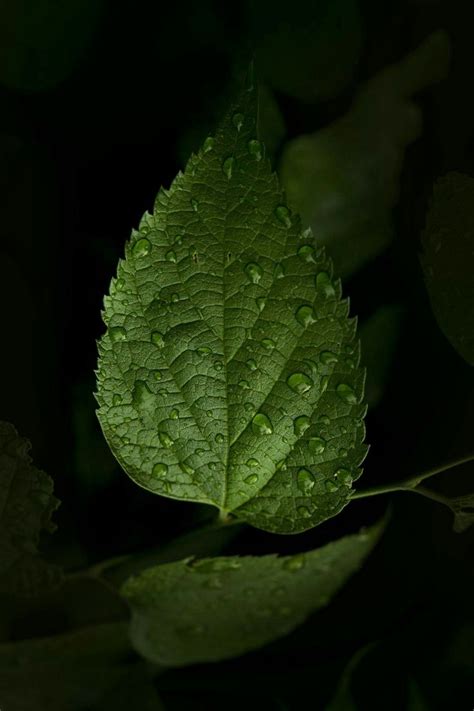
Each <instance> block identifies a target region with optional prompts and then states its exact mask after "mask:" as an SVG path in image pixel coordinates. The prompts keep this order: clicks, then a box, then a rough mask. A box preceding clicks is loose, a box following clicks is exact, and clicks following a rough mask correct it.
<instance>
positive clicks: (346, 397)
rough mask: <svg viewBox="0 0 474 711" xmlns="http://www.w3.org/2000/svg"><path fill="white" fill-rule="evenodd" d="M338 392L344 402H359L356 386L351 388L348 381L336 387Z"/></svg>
mask: <svg viewBox="0 0 474 711" xmlns="http://www.w3.org/2000/svg"><path fill="white" fill-rule="evenodd" d="M336 393H337V394H338V396H339V398H340V399H341V400H342V401H343V402H347V403H349V404H350V405H355V404H357V402H358V398H357V395H356V393H355V390H354V388H351V386H350V385H347V383H339V385H338V386H337V387H336Z"/></svg>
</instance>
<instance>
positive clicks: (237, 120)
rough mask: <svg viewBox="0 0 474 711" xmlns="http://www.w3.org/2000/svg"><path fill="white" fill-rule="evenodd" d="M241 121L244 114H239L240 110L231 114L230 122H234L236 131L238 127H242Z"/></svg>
mask: <svg viewBox="0 0 474 711" xmlns="http://www.w3.org/2000/svg"><path fill="white" fill-rule="evenodd" d="M243 122H244V115H243V114H241V113H240V112H238V113H236V114H234V115H233V116H232V123H233V124H234V126H235V128H236V129H237V131H240V129H241V128H242V124H243Z"/></svg>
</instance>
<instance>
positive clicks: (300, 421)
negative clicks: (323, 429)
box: [293, 415, 311, 437]
mask: <svg viewBox="0 0 474 711" xmlns="http://www.w3.org/2000/svg"><path fill="white" fill-rule="evenodd" d="M310 425H311V422H310V419H309V417H307V416H306V415H301V416H300V417H297V418H296V419H295V421H294V423H293V430H294V433H295V435H296V436H297V437H301V435H302V434H304V432H306V430H307V429H308V427H309V426H310Z"/></svg>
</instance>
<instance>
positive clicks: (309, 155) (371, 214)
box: [279, 32, 449, 278]
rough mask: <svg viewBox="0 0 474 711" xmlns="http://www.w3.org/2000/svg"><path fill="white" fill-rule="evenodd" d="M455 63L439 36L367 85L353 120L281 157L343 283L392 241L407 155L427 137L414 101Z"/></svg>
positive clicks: (284, 177)
mask: <svg viewBox="0 0 474 711" xmlns="http://www.w3.org/2000/svg"><path fill="white" fill-rule="evenodd" d="M448 60H449V40H448V38H447V36H446V34H445V33H444V32H435V33H433V34H432V35H430V36H429V37H428V38H427V39H426V40H425V41H424V42H423V43H422V44H421V45H420V46H419V47H417V48H416V49H415V50H414V51H412V52H410V53H408V54H407V55H406V56H405V57H403V58H402V59H401V60H400V61H399V62H397V63H396V64H393V65H391V66H388V67H385V68H384V69H383V70H382V71H380V72H379V73H378V74H376V75H375V76H374V77H372V78H371V79H370V80H369V81H368V82H367V83H366V84H364V85H363V86H362V87H361V88H360V89H359V91H358V93H357V95H356V97H355V100H354V103H353V105H352V106H351V108H350V110H349V111H348V112H347V114H345V115H344V116H342V117H341V118H338V119H337V120H336V121H334V122H333V123H331V124H329V125H328V126H325V127H324V128H323V129H321V130H318V131H316V132H314V133H308V134H304V135H300V136H296V137H295V138H293V139H292V140H290V141H288V143H287V144H286V146H285V147H284V149H283V151H282V156H281V161H280V169H279V172H280V177H281V181H282V184H283V187H284V188H285V190H286V192H287V195H288V201H289V204H290V206H292V207H293V208H294V209H295V210H297V211H298V212H299V213H300V214H301V218H302V220H303V222H304V224H308V225H310V226H311V227H312V229H313V231H314V233H315V235H316V236H317V238H318V239H319V240H320V243H321V244H324V245H326V246H327V248H328V250H330V253H331V256H332V259H333V260H334V265H335V267H336V269H337V272H338V274H340V276H342V277H343V278H345V277H346V276H348V275H350V274H352V273H354V272H355V271H357V270H358V269H360V268H361V267H362V266H363V265H364V264H365V263H366V262H368V261H370V260H372V259H374V258H375V257H376V256H377V255H379V254H380V253H382V252H383V251H384V250H385V249H386V248H387V246H388V244H389V243H390V241H391V240H392V238H393V235H394V227H393V220H392V208H393V207H394V206H395V205H396V203H397V201H398V196H399V183H400V173H401V170H402V167H403V160H404V155H405V150H406V148H407V146H408V145H409V144H410V143H412V142H413V141H414V140H415V139H416V138H418V136H419V135H420V132H421V111H420V109H419V108H418V107H417V106H416V104H415V103H414V101H413V98H412V97H413V95H414V94H416V93H417V92H419V91H420V90H422V89H425V88H426V87H427V86H429V85H430V84H432V83H434V82H436V81H439V80H440V79H441V78H442V77H443V76H444V75H445V74H446V71H447V66H448Z"/></svg>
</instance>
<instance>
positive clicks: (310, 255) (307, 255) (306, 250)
mask: <svg viewBox="0 0 474 711" xmlns="http://www.w3.org/2000/svg"><path fill="white" fill-rule="evenodd" d="M314 254H315V249H314V247H313V246H311V245H310V244H304V245H303V246H302V247H300V248H299V249H298V252H297V255H298V257H299V258H300V259H302V260H303V262H316V259H315V257H314Z"/></svg>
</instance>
